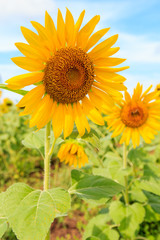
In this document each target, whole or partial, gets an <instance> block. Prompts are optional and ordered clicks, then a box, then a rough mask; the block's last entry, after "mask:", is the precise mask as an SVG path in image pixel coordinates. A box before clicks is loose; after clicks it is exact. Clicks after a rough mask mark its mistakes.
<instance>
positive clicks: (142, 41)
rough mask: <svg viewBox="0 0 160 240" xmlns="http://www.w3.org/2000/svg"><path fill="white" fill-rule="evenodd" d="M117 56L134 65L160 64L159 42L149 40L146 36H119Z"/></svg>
mask: <svg viewBox="0 0 160 240" xmlns="http://www.w3.org/2000/svg"><path fill="white" fill-rule="evenodd" d="M119 43H120V46H121V51H120V54H119V56H120V55H121V56H123V57H125V58H127V60H128V61H129V62H135V63H160V42H159V41H152V40H149V38H148V37H147V35H145V36H143V35H139V36H138V35H133V34H127V33H120V34H119Z"/></svg>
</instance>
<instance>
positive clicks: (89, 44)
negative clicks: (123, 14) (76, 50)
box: [85, 28, 110, 52]
mask: <svg viewBox="0 0 160 240" xmlns="http://www.w3.org/2000/svg"><path fill="white" fill-rule="evenodd" d="M109 29H110V28H104V29H101V30H99V31H97V32H96V33H94V34H93V35H92V36H91V37H90V38H89V40H88V42H87V46H86V47H85V51H86V52H87V51H88V50H89V49H90V48H92V47H93V46H94V45H95V44H96V43H97V42H98V41H99V40H100V39H101V38H102V37H103V36H104V35H105V34H106V33H107V32H108V31H109Z"/></svg>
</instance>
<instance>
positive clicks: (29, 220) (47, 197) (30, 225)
mask: <svg viewBox="0 0 160 240" xmlns="http://www.w3.org/2000/svg"><path fill="white" fill-rule="evenodd" d="M3 207H4V209H5V214H6V217H7V219H8V222H9V224H10V226H11V227H12V229H13V231H14V232H15V233H16V235H17V237H18V239H20V240H30V239H35V240H36V239H37V240H43V239H44V238H45V236H46V235H47V232H48V231H49V227H50V225H51V223H52V221H53V220H54V218H56V217H58V216H61V215H64V213H66V212H67V211H68V210H69V208H70V196H69V194H68V192H67V191H65V190H64V189H60V188H54V189H50V190H46V191H41V190H34V189H33V188H31V187H29V186H28V185H26V184H24V183H17V184H14V185H12V186H11V187H9V188H8V190H7V191H6V192H5V195H4V201H3Z"/></svg>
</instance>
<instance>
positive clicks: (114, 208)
mask: <svg viewBox="0 0 160 240" xmlns="http://www.w3.org/2000/svg"><path fill="white" fill-rule="evenodd" d="M109 214H110V216H111V218H112V220H113V221H114V222H115V224H120V226H119V231H120V232H121V233H122V235H123V237H126V238H128V237H131V238H134V237H135V235H136V231H137V230H138V228H139V224H140V223H141V222H142V221H143V219H144V216H145V209H144V207H143V206H142V205H141V204H139V203H134V204H132V205H128V206H125V205H124V204H123V203H122V202H120V201H114V202H112V203H111V205H110V208H109Z"/></svg>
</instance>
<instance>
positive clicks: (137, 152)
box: [128, 148, 147, 166]
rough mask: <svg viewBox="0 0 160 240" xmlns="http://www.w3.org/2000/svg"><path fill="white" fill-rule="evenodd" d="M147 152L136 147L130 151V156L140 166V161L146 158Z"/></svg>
mask: <svg viewBox="0 0 160 240" xmlns="http://www.w3.org/2000/svg"><path fill="white" fill-rule="evenodd" d="M146 156H147V153H146V152H145V151H144V149H143V148H135V149H133V148H132V149H131V150H130V151H129V153H128V158H129V159H130V160H131V162H133V163H134V165H136V166H139V162H142V161H143V160H145V159H146Z"/></svg>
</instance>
